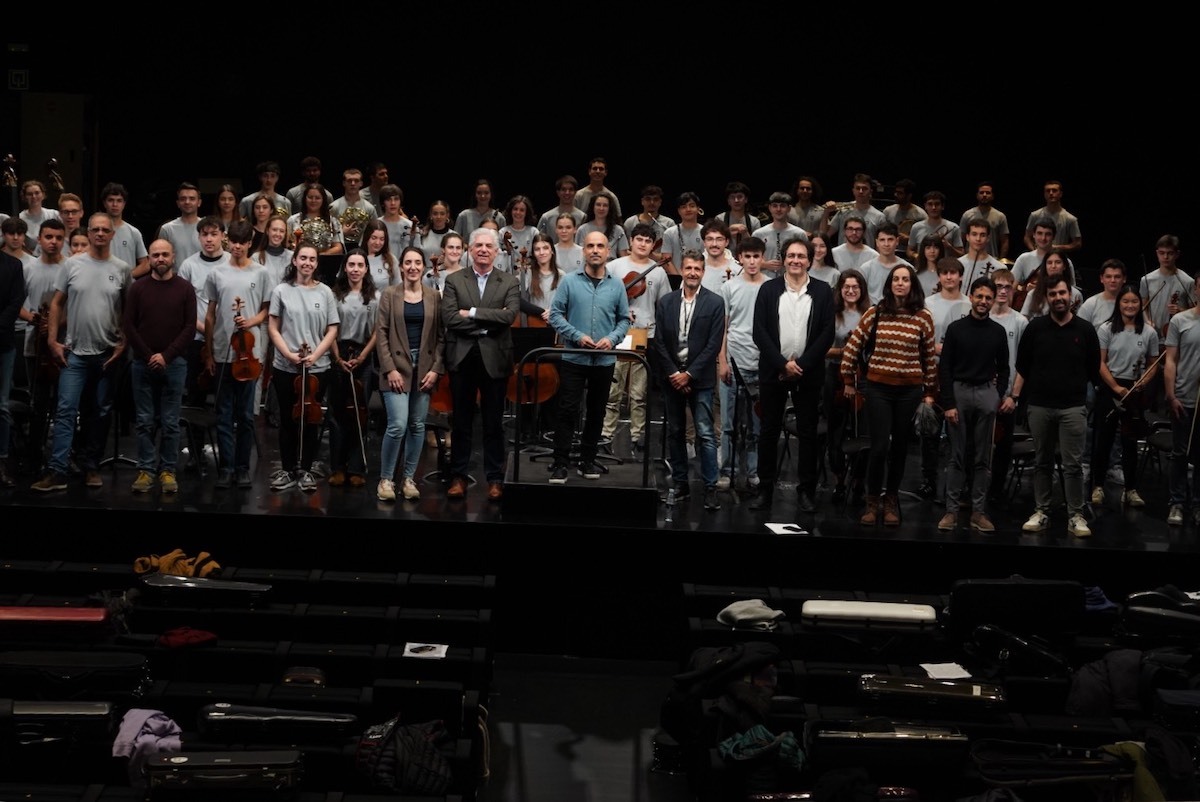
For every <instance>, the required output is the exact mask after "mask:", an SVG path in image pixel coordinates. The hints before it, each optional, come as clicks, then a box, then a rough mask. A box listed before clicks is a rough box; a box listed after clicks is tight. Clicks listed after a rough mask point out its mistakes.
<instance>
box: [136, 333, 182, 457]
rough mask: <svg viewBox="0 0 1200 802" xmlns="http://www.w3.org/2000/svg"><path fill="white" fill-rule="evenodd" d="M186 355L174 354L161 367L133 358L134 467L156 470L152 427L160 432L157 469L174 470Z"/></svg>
mask: <svg viewBox="0 0 1200 802" xmlns="http://www.w3.org/2000/svg"><path fill="white" fill-rule="evenodd" d="M187 367H188V365H187V357H184V356H177V357H175V359H174V360H172V361H171V362H170V364H168V365H167V367H166V369H165V370H162V371H158V370H153V369H152V368H150V367H149V366H148V365H146V363H145V362H141V361H137V360H135V361H134V363H133V365H132V370H133V408H134V411H135V412H136V413H137V423H136V426H135V429H136V431H137V463H138V464H137V466H138V470H142V471H146V472H147V473H154V472H155V471H156V462H155V453H154V430H155V426H156V424H157V426H158V428H159V429H160V430H161V432H162V441H161V443H160V448H159V453H158V455H157V457H158V459H157V470H159V471H171V472H172V473H174V472H175V465H176V463H178V462H179V407H180V406H181V405H182V403H183V388H184V385H185V384H186V383H187Z"/></svg>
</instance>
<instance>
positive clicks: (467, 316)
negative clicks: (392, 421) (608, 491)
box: [442, 228, 521, 501]
mask: <svg viewBox="0 0 1200 802" xmlns="http://www.w3.org/2000/svg"><path fill="white" fill-rule="evenodd" d="M470 251H471V264H472V267H471V268H468V269H465V270H459V271H456V272H455V273H453V274H452V275H451V276H450V277H449V278H447V279H446V286H445V288H444V289H443V290H442V320H444V321H445V323H446V346H445V363H446V367H447V368H448V370H449V372H450V398H451V403H453V405H454V411H453V413H452V428H451V432H452V433H453V438H452V442H451V443H450V473H451V475H452V477H453V478H452V479H451V480H450V488H449V490H447V491H446V497H447V498H451V499H460V498H463V497H464V496H465V495H466V493H467V484H468V477H467V471H468V470H469V468H470V464H471V429H472V427H473V426H474V424H475V398H476V394H478V397H479V403H480V407H481V410H482V416H483V469H484V472H485V473H486V474H487V482H488V500H489V501H500V499H502V498H503V497H504V458H505V453H504V396H505V392H506V390H507V389H508V377H509V376H510V375H511V374H512V372H513V342H512V322H513V321H514V320H515V319H516V317H517V314H518V313H519V312H520V311H521V292H520V287H519V285H518V284H517V280H516V278H514V277H513V276H511V275H509V274H508V273H505V272H503V271H500V270H495V269H493V267H492V266H493V264H494V263H495V261H496V256H497V255H498V254H499V253H500V242H499V239H498V237H497V236H496V232H495V231H493V230H492V229H490V228H479V229H476V230H474V231H472V232H471V245H470Z"/></svg>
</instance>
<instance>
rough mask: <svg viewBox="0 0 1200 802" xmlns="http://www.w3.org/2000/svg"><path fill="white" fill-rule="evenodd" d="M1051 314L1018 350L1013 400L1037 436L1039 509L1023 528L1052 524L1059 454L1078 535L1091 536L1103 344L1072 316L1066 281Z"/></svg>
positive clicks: (1052, 295) (1056, 288)
mask: <svg viewBox="0 0 1200 802" xmlns="http://www.w3.org/2000/svg"><path fill="white" fill-rule="evenodd" d="M1046 299H1047V301H1049V303H1050V314H1048V315H1039V316H1038V317H1035V318H1034V319H1033V320H1031V321H1029V326H1028V327H1027V328H1026V329H1025V334H1024V336H1023V337H1022V338H1021V344H1020V345H1019V346H1017V377H1016V379H1014V380H1013V393H1012V395H1013V400H1014V401H1020V400H1021V396H1022V394H1024V393H1025V390H1026V385H1028V393H1027V398H1026V400H1027V401H1028V404H1029V406H1028V412H1029V433H1030V435H1032V436H1033V447H1034V455H1035V460H1036V463H1035V468H1034V473H1033V498H1034V504H1035V505H1036V509H1034V511H1033V515H1031V516H1029V520H1028V521H1026V522H1025V525H1024V526H1022V527H1021V528H1022V529H1023V530H1024V531H1026V532H1041V531H1043V530H1045V529H1046V527H1047V526H1049V524H1050V515H1049V512H1050V493H1051V488H1052V484H1051V482H1052V479H1053V476H1054V465H1055V460H1056V458H1057V456H1056V448H1055V446H1057V454H1058V456H1061V459H1062V472H1063V487H1064V489H1065V495H1066V498H1067V513H1068V515H1069V516H1070V520H1069V522H1068V524H1067V531H1069V532H1070V533H1071V534H1073V535H1075V536H1076V537H1087V536H1089V535H1091V534H1092V530H1091V529H1090V528H1089V527H1088V524H1087V519H1086V518H1085V517H1084V515H1083V444H1084V440H1085V438H1086V437H1087V406H1086V403H1087V386H1088V384H1089V383H1091V384H1093V385H1094V384H1098V383H1099V382H1100V340H1099V338H1098V337H1097V336H1096V329H1095V328H1093V327H1092V324H1091V323H1088V322H1087V321H1086V320H1084V319H1082V318H1079V317H1076V316H1075V315H1074V314H1072V313H1071V286H1070V284H1069V283H1068V282H1067V280H1066V278H1065V277H1062V276H1059V277H1054V278H1051V279H1050V280H1049V282H1048V283H1047V287H1046Z"/></svg>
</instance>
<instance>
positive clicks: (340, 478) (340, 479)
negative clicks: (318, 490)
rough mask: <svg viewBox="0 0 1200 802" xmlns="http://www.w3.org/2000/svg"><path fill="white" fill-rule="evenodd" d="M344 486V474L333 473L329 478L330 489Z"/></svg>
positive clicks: (339, 472)
mask: <svg viewBox="0 0 1200 802" xmlns="http://www.w3.org/2000/svg"><path fill="white" fill-rule="evenodd" d="M344 484H346V474H345V473H344V472H342V471H334V472H333V474H332V475H331V476H330V477H329V486H330V487H341V486H342V485H344Z"/></svg>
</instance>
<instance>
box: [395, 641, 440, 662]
mask: <svg viewBox="0 0 1200 802" xmlns="http://www.w3.org/2000/svg"><path fill="white" fill-rule="evenodd" d="M449 649H450V646H449V645H448V644H445V643H406V644H404V656H405V657H419V658H421V659H423V660H440V659H442V658H444V657H445V656H446V652H447V651H449Z"/></svg>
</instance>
